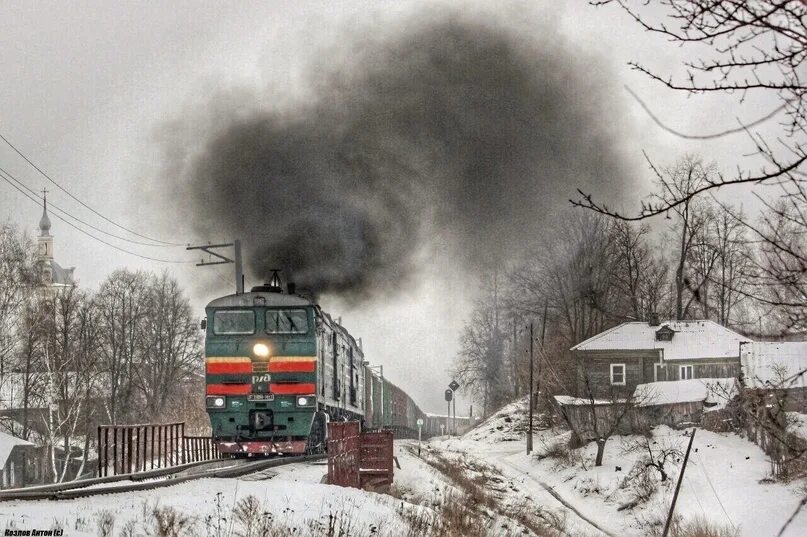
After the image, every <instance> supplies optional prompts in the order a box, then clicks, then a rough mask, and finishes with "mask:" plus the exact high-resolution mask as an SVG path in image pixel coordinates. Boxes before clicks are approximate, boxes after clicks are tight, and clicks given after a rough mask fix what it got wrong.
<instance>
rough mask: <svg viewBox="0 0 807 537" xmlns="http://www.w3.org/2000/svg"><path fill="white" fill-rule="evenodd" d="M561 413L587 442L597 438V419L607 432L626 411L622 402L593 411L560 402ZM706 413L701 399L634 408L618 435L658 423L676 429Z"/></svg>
mask: <svg viewBox="0 0 807 537" xmlns="http://www.w3.org/2000/svg"><path fill="white" fill-rule="evenodd" d="M557 407H558V413H559V414H560V416H561V417H562V418H563V419H565V420H566V423H567V424H568V425H569V428H571V429H572V431H573V432H574V434H575V435H576V436H577V437H578V440H582V441H583V442H586V441H588V440H593V439H594V438H595V434H594V419H595V417H596V419H597V426H598V429H597V430H598V431H600V432H603V431H607V430H608V429H609V428H610V427H611V425H612V424H613V423H614V420H616V419H617V418H618V416H619V415H620V414H622V413H623V412H625V409H624V406H623V405H622V404H613V405H596V406H595V407H594V412H592V409H591V406H590V405H557ZM703 416H704V408H703V403H702V402H700V401H695V402H688V403H676V404H671V405H655V406H648V407H632V408H630V409H628V411H627V412H626V413H625V415H624V416H623V417H622V419H621V421H620V422H619V426H618V428H617V431H616V433H617V434H623V435H624V434H634V433H641V432H642V431H645V430H647V429H649V428H651V427H654V426H656V425H667V426H669V427H673V428H686V427H689V426H691V425H693V424H697V423H700V422H701V420H702V418H703Z"/></svg>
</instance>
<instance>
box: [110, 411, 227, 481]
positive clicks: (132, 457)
mask: <svg viewBox="0 0 807 537" xmlns="http://www.w3.org/2000/svg"><path fill="white" fill-rule="evenodd" d="M219 456H220V455H219V453H218V450H217V449H216V446H215V444H214V443H213V439H212V438H210V437H200V436H185V423H181V422H180V423H165V424H160V425H152V424H143V425H101V426H99V427H98V476H99V477H103V476H107V475H110V474H111V475H118V474H131V473H133V472H143V471H146V470H154V469H155V468H166V467H169V466H176V465H179V464H184V463H186V462H196V461H203V460H211V459H217V458H219Z"/></svg>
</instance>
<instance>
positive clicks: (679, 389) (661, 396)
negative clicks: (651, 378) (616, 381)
mask: <svg viewBox="0 0 807 537" xmlns="http://www.w3.org/2000/svg"><path fill="white" fill-rule="evenodd" d="M735 395H737V379H734V378H722V379H690V380H670V381H666V382H650V383H648V384H639V385H638V386H636V390H635V391H634V392H633V397H634V400H635V401H636V404H637V405H639V406H656V405H670V404H675V403H692V402H698V401H703V402H706V403H715V406H712V407H711V408H712V409H714V408H723V407H724V406H725V405H726V403H728V402H729V401H730V400H731V399H733V398H734V396H735Z"/></svg>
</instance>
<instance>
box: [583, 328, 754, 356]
mask: <svg viewBox="0 0 807 537" xmlns="http://www.w3.org/2000/svg"><path fill="white" fill-rule="evenodd" d="M665 326H666V327H669V328H670V329H672V330H674V331H675V335H674V336H673V338H672V340H670V341H656V332H657V331H658V330H660V329H662V328H663V327H665ZM745 341H750V339H749V338H747V337H745V336H742V335H740V334H738V333H737V332H734V331H733V330H729V329H728V328H726V327H724V326H722V325H720V324H718V323H716V322H714V321H667V322H663V323H659V325H658V326H651V325H650V324H648V323H646V322H631V323H623V324H620V325H619V326H615V327H614V328H611V329H610V330H606V331H605V332H602V333H600V334H597V335H596V336H594V337H591V338H589V339H587V340H585V341H583V342H582V343H578V344H577V345H575V346H574V347H572V350H573V351H605V350H655V349H659V350H662V351H663V352H664V359H665V360H692V359H698V358H737V357H738V356H739V355H740V343H741V342H745Z"/></svg>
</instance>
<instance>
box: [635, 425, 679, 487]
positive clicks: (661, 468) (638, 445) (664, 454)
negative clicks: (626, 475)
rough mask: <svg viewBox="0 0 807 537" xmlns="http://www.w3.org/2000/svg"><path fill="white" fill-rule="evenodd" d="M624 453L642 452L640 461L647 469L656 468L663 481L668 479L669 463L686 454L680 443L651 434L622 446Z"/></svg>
mask: <svg viewBox="0 0 807 537" xmlns="http://www.w3.org/2000/svg"><path fill="white" fill-rule="evenodd" d="M622 452H623V453H640V454H641V455H642V459H641V460H640V461H639V462H640V463H641V464H642V465H643V466H644V468H645V469H649V468H654V469H655V470H656V471H657V472H658V473H659V478H660V479H661V481H662V482H664V481H667V478H668V477H669V475H668V474H667V469H668V468H667V463H669V462H671V461H674V460H676V459H680V458H681V457H683V456H684V454H683V453H682V452H681V449H680V448H679V445H678V443H675V442H670V441H669V440H656V439H654V438H653V437H651V436H642V437H640V438H639V439H637V440H632V441H630V442H628V443H627V444H625V445H624V446H623V448H622Z"/></svg>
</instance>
